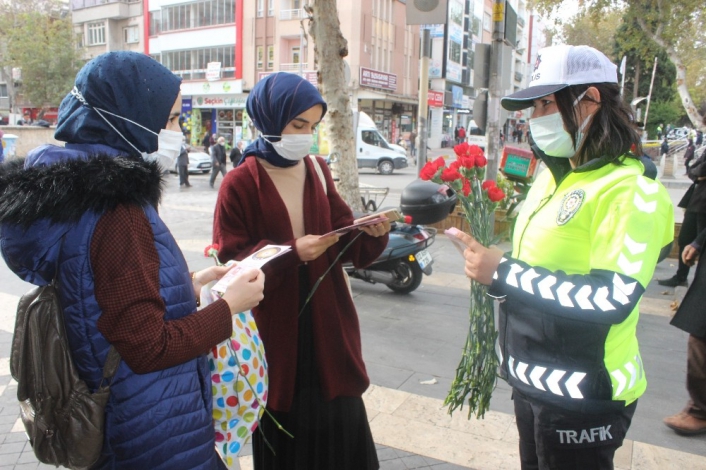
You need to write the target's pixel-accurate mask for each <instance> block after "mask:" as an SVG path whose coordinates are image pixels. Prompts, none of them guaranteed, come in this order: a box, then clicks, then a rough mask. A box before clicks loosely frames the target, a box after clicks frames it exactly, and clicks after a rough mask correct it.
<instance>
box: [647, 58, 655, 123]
mask: <svg viewBox="0 0 706 470" xmlns="http://www.w3.org/2000/svg"><path fill="white" fill-rule="evenodd" d="M656 71H657V57H655V65H654V67H652V79H651V80H650V93H649V94H648V95H647V107H646V108H645V129H647V115H648V114H649V112H650V101H651V100H652V86H653V85H654V84H655V72H656Z"/></svg>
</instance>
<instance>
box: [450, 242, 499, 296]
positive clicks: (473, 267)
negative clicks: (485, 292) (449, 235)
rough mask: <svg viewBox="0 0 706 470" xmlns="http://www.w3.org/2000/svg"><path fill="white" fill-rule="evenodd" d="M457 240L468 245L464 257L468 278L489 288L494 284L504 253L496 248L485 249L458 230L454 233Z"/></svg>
mask: <svg viewBox="0 0 706 470" xmlns="http://www.w3.org/2000/svg"><path fill="white" fill-rule="evenodd" d="M454 235H455V236H456V238H458V239H460V240H461V241H463V243H465V244H466V247H467V248H466V250H465V251H464V252H463V257H464V258H465V259H466V265H465V271H466V276H468V277H469V278H471V279H473V280H474V281H478V282H480V283H481V284H484V285H486V286H489V285H490V284H491V283H492V282H493V275H494V274H495V271H497V269H498V265H499V264H500V260H501V259H502V257H503V252H502V250H500V249H499V248H498V247H496V246H491V247H488V248H486V247H484V246H483V245H481V244H480V243H478V242H477V241H476V239H475V238H473V237H472V236H470V235H469V234H467V233H465V232H462V231H460V230H457V231H455V232H454Z"/></svg>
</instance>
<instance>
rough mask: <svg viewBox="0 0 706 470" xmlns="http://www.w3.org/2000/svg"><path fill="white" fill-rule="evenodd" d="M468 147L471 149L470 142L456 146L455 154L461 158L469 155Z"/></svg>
mask: <svg viewBox="0 0 706 470" xmlns="http://www.w3.org/2000/svg"><path fill="white" fill-rule="evenodd" d="M468 147H469V145H468V142H463V143H461V144H458V145H456V146H454V152H455V153H456V155H458V156H459V157H460V156H461V155H466V154H467V153H468Z"/></svg>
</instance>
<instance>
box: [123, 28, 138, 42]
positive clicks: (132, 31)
mask: <svg viewBox="0 0 706 470" xmlns="http://www.w3.org/2000/svg"><path fill="white" fill-rule="evenodd" d="M123 41H125V44H134V43H136V42H140V30H139V28H138V27H137V25H134V26H128V27H127V28H123Z"/></svg>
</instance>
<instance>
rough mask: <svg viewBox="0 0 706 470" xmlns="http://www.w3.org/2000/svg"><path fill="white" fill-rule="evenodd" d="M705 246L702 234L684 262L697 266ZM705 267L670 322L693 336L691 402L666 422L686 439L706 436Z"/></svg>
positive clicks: (689, 353)
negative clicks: (693, 436)
mask: <svg viewBox="0 0 706 470" xmlns="http://www.w3.org/2000/svg"><path fill="white" fill-rule="evenodd" d="M705 244H706V230H702V231H701V232H700V233H699V235H698V237H697V238H696V240H695V241H694V242H693V243H691V244H690V245H688V246H687V247H685V248H684V251H683V252H682V254H681V257H682V260H683V262H684V263H686V264H688V265H690V266H691V265H693V264H694V263H695V262H696V261H697V259H698V258H699V255H700V253H701V251H702V249H703V247H704V246H705ZM703 265H704V263H703V262H699V263H698V266H697V267H696V275H695V276H694V283H693V284H692V285H691V287H690V288H689V290H688V291H687V292H686V295H685V296H684V300H682V302H681V304H680V305H679V308H678V309H677V312H676V313H675V314H674V317H673V318H672V321H671V322H670V323H671V324H672V325H674V326H676V327H677V328H680V329H682V330H684V331H686V332H687V333H689V341H688V343H687V356H686V390H687V392H688V393H689V401H688V402H687V404H686V406H685V407H684V409H683V410H682V411H680V412H679V413H677V414H675V415H673V416H669V417H667V418H664V424H666V425H667V426H668V427H669V428H671V429H673V430H674V431H675V432H676V433H677V434H682V435H686V436H691V435H694V434H702V433H706V310H704V304H705V303H706V271H704V268H703Z"/></svg>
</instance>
